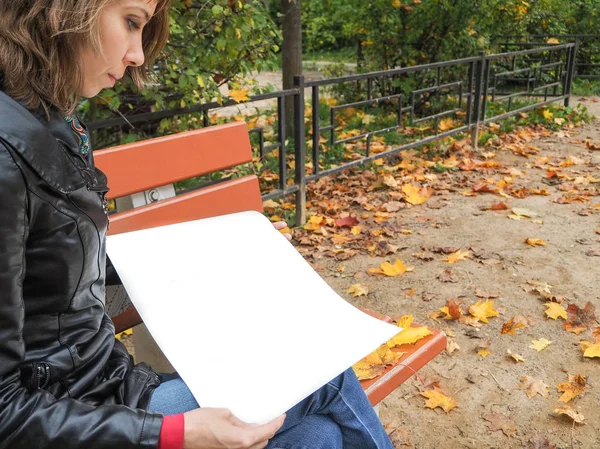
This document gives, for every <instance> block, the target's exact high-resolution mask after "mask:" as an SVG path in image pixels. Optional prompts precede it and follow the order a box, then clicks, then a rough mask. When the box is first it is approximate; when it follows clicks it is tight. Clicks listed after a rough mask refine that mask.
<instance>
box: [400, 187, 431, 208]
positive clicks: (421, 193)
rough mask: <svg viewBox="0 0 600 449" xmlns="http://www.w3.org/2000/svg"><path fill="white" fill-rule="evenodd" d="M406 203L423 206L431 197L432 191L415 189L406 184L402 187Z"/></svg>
mask: <svg viewBox="0 0 600 449" xmlns="http://www.w3.org/2000/svg"><path fill="white" fill-rule="evenodd" d="M402 193H403V194H404V201H406V202H407V203H410V204H414V205H417V204H423V203H424V202H426V201H427V199H428V198H429V197H430V196H431V190H429V189H427V188H421V189H419V187H415V186H414V185H413V184H404V185H403V186H402Z"/></svg>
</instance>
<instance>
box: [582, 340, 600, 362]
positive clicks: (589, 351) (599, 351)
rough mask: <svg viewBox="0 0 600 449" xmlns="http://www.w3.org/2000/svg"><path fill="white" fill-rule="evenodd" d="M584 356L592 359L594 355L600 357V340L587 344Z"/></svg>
mask: <svg viewBox="0 0 600 449" xmlns="http://www.w3.org/2000/svg"><path fill="white" fill-rule="evenodd" d="M588 343H589V342H588ZM583 356H584V357H587V358H590V359H593V358H594V357H600V342H597V343H594V344H590V345H587V346H586V347H585V348H584V352H583Z"/></svg>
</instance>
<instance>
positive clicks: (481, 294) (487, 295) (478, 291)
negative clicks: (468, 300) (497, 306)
mask: <svg viewBox="0 0 600 449" xmlns="http://www.w3.org/2000/svg"><path fill="white" fill-rule="evenodd" d="M475 296H477V297H478V298H483V299H494V298H499V297H500V293H492V292H486V291H484V290H481V289H480V288H478V289H475Z"/></svg>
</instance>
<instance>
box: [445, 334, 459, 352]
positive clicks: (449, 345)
mask: <svg viewBox="0 0 600 449" xmlns="http://www.w3.org/2000/svg"><path fill="white" fill-rule="evenodd" d="M459 349H460V346H458V343H456V340H455V339H453V338H448V339H447V340H446V351H447V352H448V354H452V353H453V352H454V351H457V350H459Z"/></svg>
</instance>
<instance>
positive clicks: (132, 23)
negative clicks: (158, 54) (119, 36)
mask: <svg viewBox="0 0 600 449" xmlns="http://www.w3.org/2000/svg"><path fill="white" fill-rule="evenodd" d="M127 26H128V27H129V29H130V30H131V31H133V30H139V29H140V25H139V24H138V23H137V22H136V21H135V20H132V19H127Z"/></svg>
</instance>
